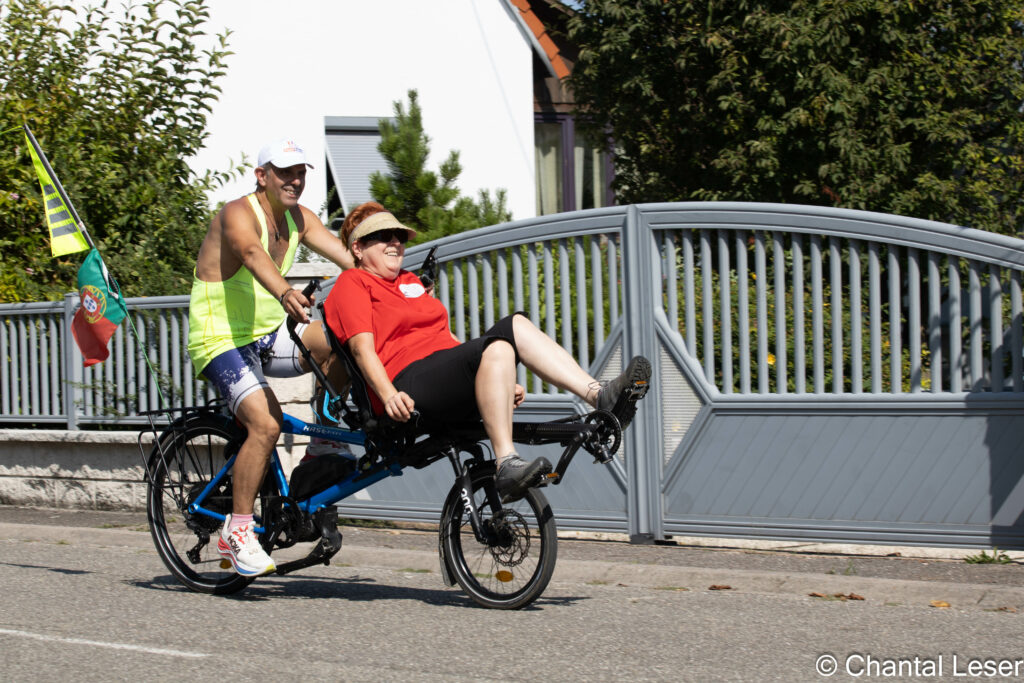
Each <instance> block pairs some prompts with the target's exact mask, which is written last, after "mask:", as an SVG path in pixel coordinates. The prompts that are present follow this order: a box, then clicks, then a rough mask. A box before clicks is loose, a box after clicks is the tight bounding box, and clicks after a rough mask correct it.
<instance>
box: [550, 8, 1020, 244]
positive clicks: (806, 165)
mask: <svg viewBox="0 0 1024 683" xmlns="http://www.w3.org/2000/svg"><path fill="white" fill-rule="evenodd" d="M1022 20H1024V3H1022V2H1021V1H1020V0H964V1H963V2H955V3H922V2H898V3H894V2H889V0H796V1H795V2H769V1H767V0H762V1H757V0H739V1H737V2H722V1H721V0H712V1H711V2H696V1H695V0H674V1H673V2H664V1H663V0H630V2H623V1H621V0H588V2H586V3H584V4H583V5H582V7H581V8H580V10H579V11H578V13H577V14H576V15H575V17H574V18H573V19H572V20H571V22H570V38H571V40H573V41H574V42H575V43H576V44H577V45H579V47H580V54H579V60H578V61H577V63H576V66H575V70H574V72H573V75H572V77H571V86H572V88H573V91H574V93H575V97H576V101H577V105H578V107H579V109H580V112H579V114H580V117H581V120H585V121H586V122H587V123H589V126H590V130H591V131H592V134H595V135H598V136H599V137H601V138H602V139H607V137H608V136H609V134H610V136H611V138H612V139H613V140H614V144H615V155H616V159H615V163H616V178H615V188H616V191H617V193H618V197H619V200H620V201H622V202H643V201H686V200H741V201H774V202H797V203H801V204H821V205H830V206H842V207H849V208H856V209H867V210H873V211H882V212H889V213H896V214H903V215H910V216H917V217H921V218H929V219H934V220H940V221H946V222H951V223H956V224H964V225H970V226H972V227H978V228H983V229H987V230H993V231H997V232H1001V233H1004V234H1009V235H1018V234H1020V233H1021V231H1022V230H1024V202H1022V199H1024V173H1022V172H1024V115H1022V112H1021V102H1022V101H1024V73H1022V71H1021V68H1020V67H1021V54H1024V23H1022Z"/></svg>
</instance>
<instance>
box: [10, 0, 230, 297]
mask: <svg viewBox="0 0 1024 683" xmlns="http://www.w3.org/2000/svg"><path fill="white" fill-rule="evenodd" d="M6 5H7V6H6V8H4V9H0V63H3V64H4V69H3V72H2V74H3V75H2V76H0V84H2V87H0V130H3V131H7V130H9V129H12V128H16V127H18V126H20V125H21V124H22V123H27V124H28V125H29V127H30V128H31V129H32V131H33V133H34V134H35V136H36V138H37V139H38V140H39V144H40V146H41V147H42V148H43V151H44V152H45V153H46V155H47V156H48V157H49V159H50V162H51V165H52V166H53V168H54V171H55V173H56V174H57V177H58V179H59V180H60V182H61V184H63V185H64V188H65V189H66V190H67V192H68V194H69V196H70V197H71V200H72V202H73V203H74V205H75V208H76V209H77V210H78V213H79V214H80V216H81V218H82V220H83V221H84V222H85V224H86V227H87V229H88V230H89V234H90V236H91V237H92V239H93V241H94V242H95V243H96V245H97V247H98V248H99V249H100V252H101V253H102V254H103V257H104V260H105V261H106V263H107V266H108V267H109V269H110V271H111V273H112V274H113V275H114V277H115V278H117V279H118V281H119V283H120V285H121V287H122V290H123V291H124V292H125V293H126V294H127V295H129V296H140V295H162V294H181V293H185V292H187V291H188V287H189V286H190V284H191V273H192V268H193V266H194V264H195V255H196V253H197V252H198V250H199V244H200V242H201V241H202V239H203V235H204V234H205V231H206V228H207V226H208V225H209V221H210V218H211V217H212V216H211V209H210V207H209V205H208V202H207V198H206V197H207V191H208V190H210V189H212V188H214V187H216V186H217V185H218V184H219V183H221V182H223V181H224V180H225V179H226V178H228V177H230V175H231V173H230V172H225V173H213V172H207V173H206V174H204V175H201V176H199V175H196V174H195V173H194V172H193V171H192V170H191V169H190V168H189V167H188V165H187V164H186V160H187V159H188V158H189V157H191V156H194V155H195V154H196V152H198V151H199V149H200V148H201V147H202V145H203V141H204V140H205V138H206V132H205V126H206V117H207V115H208V114H209V112H210V111H211V108H212V106H213V104H214V102H215V101H216V99H217V96H218V93H219V92H220V87H219V86H218V85H217V84H216V81H217V79H218V78H219V77H220V76H221V75H223V73H224V59H225V57H226V56H227V55H228V54H230V53H228V52H227V51H226V39H227V35H226V34H225V35H220V36H209V35H208V34H206V33H205V32H204V29H203V24H204V22H205V21H206V20H207V19H208V15H209V13H208V11H207V9H206V7H205V4H204V3H203V2H201V1H192V0H153V1H152V2H146V3H144V4H142V5H128V6H120V5H119V9H118V10H117V11H112V10H111V9H109V8H108V7H107V5H106V3H104V4H103V5H101V6H99V7H98V8H93V9H88V10H84V11H83V12H82V13H81V14H76V11H75V10H74V9H73V8H71V7H66V6H57V5H51V4H49V3H48V2H46V0H12V1H11V2H9V3H6ZM3 140H4V142H5V144H4V149H5V150H6V152H5V153H4V154H2V155H0V254H2V261H0V301H24V300H37V299H57V298H59V297H60V296H61V295H62V294H63V293H64V292H67V291H70V290H74V289H75V274H76V272H77V268H78V266H79V265H80V263H81V259H82V255H81V254H70V255H68V256H65V257H61V258H59V259H51V258H50V249H49V237H48V235H47V231H46V224H45V218H44V210H43V206H42V198H41V196H40V192H39V185H38V181H37V179H36V176H35V173H34V171H33V168H32V164H31V161H30V160H29V155H28V151H27V146H26V144H25V142H24V138H23V136H22V135H21V133H20V131H18V132H9V133H7V134H6V135H4V137H3Z"/></svg>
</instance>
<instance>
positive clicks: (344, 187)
mask: <svg viewBox="0 0 1024 683" xmlns="http://www.w3.org/2000/svg"><path fill="white" fill-rule="evenodd" d="M378 121H379V119H376V118H373V117H366V116H327V117H324V137H325V138H326V143H327V145H326V147H327V168H328V170H329V171H330V172H329V173H328V174H327V176H328V178H327V191H328V194H330V191H331V189H332V188H333V189H335V196H336V198H337V202H338V204H337V206H334V207H332V208H341V209H342V210H343V213H348V212H349V211H351V210H352V209H353V208H355V207H356V206H358V205H359V204H362V203H363V202H366V201H369V200H371V199H373V197H372V196H370V176H371V175H372V174H373V173H374V171H380V172H382V173H387V170H388V166H387V162H386V161H385V160H384V157H382V156H381V154H380V152H378V151H377V145H378V144H380V131H379V129H378V125H377V124H378Z"/></svg>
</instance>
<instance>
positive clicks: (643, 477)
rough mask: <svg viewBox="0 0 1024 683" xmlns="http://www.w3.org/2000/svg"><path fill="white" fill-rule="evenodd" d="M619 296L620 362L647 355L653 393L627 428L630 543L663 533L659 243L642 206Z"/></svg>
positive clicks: (627, 242) (629, 234)
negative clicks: (622, 297) (657, 315)
mask: <svg viewBox="0 0 1024 683" xmlns="http://www.w3.org/2000/svg"><path fill="white" fill-rule="evenodd" d="M622 262H623V269H622V279H623V283H622V284H623V291H624V293H625V301H624V302H623V304H624V306H623V308H624V310H623V328H622V329H623V345H622V346H623V348H622V364H623V369H625V365H626V363H628V362H629V359H630V358H632V357H633V356H638V355H639V356H646V357H647V358H648V359H649V360H650V361H651V365H652V369H653V381H652V384H653V387H652V395H650V396H649V397H648V398H647V400H645V401H642V402H641V403H640V404H639V409H638V410H637V414H636V418H635V420H634V422H633V425H632V426H631V427H630V428H629V429H628V430H626V433H625V434H624V435H623V440H624V441H625V446H626V472H627V474H628V481H629V483H628V488H627V491H626V516H627V522H628V525H629V538H630V541H631V542H633V543H650V542H652V541H654V540H655V539H663V538H664V536H665V535H664V532H663V530H662V509H661V508H662V506H661V460H662V458H661V454H662V452H663V449H662V445H661V439H662V428H661V411H660V409H659V408H660V404H661V401H660V400H659V396H658V395H657V392H659V391H660V387H659V386H658V377H659V375H660V373H659V367H658V366H659V360H660V352H659V346H658V336H657V332H656V330H655V323H654V310H655V306H657V305H659V304H660V302H661V288H660V286H659V273H660V268H659V257H658V245H657V244H656V241H655V239H654V235H653V234H652V233H651V231H650V228H649V227H648V226H647V224H646V223H645V222H644V221H642V220H641V214H640V209H639V208H638V207H636V206H630V207H629V209H628V210H627V213H626V223H625V225H624V226H623V229H622Z"/></svg>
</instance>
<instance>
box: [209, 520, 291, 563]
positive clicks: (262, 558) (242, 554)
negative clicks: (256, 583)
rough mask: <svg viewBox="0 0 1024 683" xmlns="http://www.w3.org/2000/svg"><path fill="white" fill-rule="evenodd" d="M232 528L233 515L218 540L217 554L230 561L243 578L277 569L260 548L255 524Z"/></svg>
mask: <svg viewBox="0 0 1024 683" xmlns="http://www.w3.org/2000/svg"><path fill="white" fill-rule="evenodd" d="M230 526H231V515H228V517H227V519H225V520H224V528H223V529H221V532H220V538H219V539H217V554H218V555H220V556H221V557H223V558H224V559H226V560H228V561H230V562H231V565H232V566H233V567H234V568H235V571H236V572H238V573H239V574H241V575H242V576H260V575H261V574H269V573H270V572H273V571H275V570H276V569H277V566H276V565H275V564H274V561H273V560H272V559H270V555H267V553H266V551H265V550H263V548H262V546H260V542H259V539H257V538H256V534H255V533H254V532H253V527H254V526H255V525H254V524H252V523H251V522H250V523H249V524H243V525H242V526H239V527H235V528H234V529H229V527H230Z"/></svg>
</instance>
